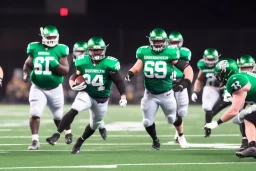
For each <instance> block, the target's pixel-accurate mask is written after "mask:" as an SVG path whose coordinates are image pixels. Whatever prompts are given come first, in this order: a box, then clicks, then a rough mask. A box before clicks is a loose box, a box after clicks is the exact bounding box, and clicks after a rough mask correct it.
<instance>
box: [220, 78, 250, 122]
mask: <svg viewBox="0 0 256 171" xmlns="http://www.w3.org/2000/svg"><path fill="white" fill-rule="evenodd" d="M250 88H251V84H250V83H247V84H246V85H245V86H244V87H242V88H241V89H239V90H237V91H235V92H233V93H232V105H231V107H230V108H229V109H228V110H227V111H226V112H225V113H224V114H223V115H222V117H221V118H220V120H221V122H227V121H229V120H230V119H232V118H233V117H234V116H236V115H237V114H238V113H239V111H240V109H241V108H242V107H243V105H244V102H245V98H246V96H247V92H248V91H249V90H250Z"/></svg>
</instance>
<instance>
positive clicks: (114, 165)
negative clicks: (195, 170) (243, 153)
mask: <svg viewBox="0 0 256 171" xmlns="http://www.w3.org/2000/svg"><path fill="white" fill-rule="evenodd" d="M233 164H235V165H240V164H253V165H255V164H256V162H213V163H128V164H112V165H83V166H35V167H1V168H0V170H19V169H79V168H90V169H99V168H102V169H114V168H117V167H119V166H176V165H233Z"/></svg>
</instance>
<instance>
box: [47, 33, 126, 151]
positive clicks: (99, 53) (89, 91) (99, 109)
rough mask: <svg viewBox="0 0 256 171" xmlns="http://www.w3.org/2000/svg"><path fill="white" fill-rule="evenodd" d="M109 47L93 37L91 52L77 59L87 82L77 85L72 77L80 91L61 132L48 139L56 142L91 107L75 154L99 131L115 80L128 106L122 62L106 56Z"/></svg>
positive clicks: (60, 129) (101, 40)
mask: <svg viewBox="0 0 256 171" xmlns="http://www.w3.org/2000/svg"><path fill="white" fill-rule="evenodd" d="M106 48H107V46H106V44H105V42H104V41H103V39H102V38H100V37H92V38H91V39H90V40H89V41H88V54H89V55H84V57H81V58H80V57H79V58H77V60H76V62H75V65H76V68H77V75H82V76H83V77H84V79H85V82H81V83H80V84H78V85H76V84H75V81H74V80H70V86H71V88H72V90H74V91H79V93H78V94H77V96H76V99H75V101H74V102H73V104H72V107H71V109H70V111H69V112H68V113H67V114H66V115H65V116H64V117H63V119H62V121H61V124H60V125H59V127H58V129H57V132H56V133H54V134H53V135H52V136H51V137H49V138H47V139H46V141H47V142H48V143H49V144H51V145H54V144H56V143H57V141H58V139H59V137H60V133H61V132H63V130H64V128H65V127H66V126H67V125H70V124H71V123H72V122H73V120H74V118H75V116H76V115H77V114H78V113H79V112H81V111H84V110H87V109H89V112H90V123H89V124H88V125H87V126H86V128H85V131H84V133H83V135H82V136H81V137H79V138H78V139H77V141H76V144H75V145H74V146H73V149H72V154H76V153H78V152H79V151H80V148H81V146H82V144H83V143H84V141H85V140H86V139H88V138H89V137H90V136H91V135H92V134H93V133H94V132H95V130H96V129H97V128H98V126H99V125H100V123H101V121H102V119H103V118H104V116H105V115H106V113H107V108H108V99H109V96H110V93H111V87H112V82H114V83H115V85H116V87H117V89H118V91H119V92H120V95H121V100H120V101H119V104H120V106H121V107H125V106H126V104H127V100H126V95H125V84H124V81H123V79H122V78H121V75H120V73H119V70H120V63H119V61H118V59H116V58H114V57H111V56H105V52H106Z"/></svg>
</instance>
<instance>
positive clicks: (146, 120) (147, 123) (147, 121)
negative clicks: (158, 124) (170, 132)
mask: <svg viewBox="0 0 256 171" xmlns="http://www.w3.org/2000/svg"><path fill="white" fill-rule="evenodd" d="M142 123H143V126H144V127H145V128H147V127H149V126H150V125H152V124H151V123H150V121H149V120H148V119H145V118H144V119H143V120H142Z"/></svg>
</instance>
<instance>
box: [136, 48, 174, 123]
mask: <svg viewBox="0 0 256 171" xmlns="http://www.w3.org/2000/svg"><path fill="white" fill-rule="evenodd" d="M136 58H137V59H140V60H141V61H142V62H143V65H144V67H143V73H144V76H145V80H144V86H145V93H144V96H143V98H142V100H141V109H142V111H143V124H144V126H145V127H148V126H151V125H152V124H153V122H154V119H155V115H156V112H157V109H158V107H159V106H161V108H162V110H163V112H164V114H165V116H166V118H167V120H168V122H169V123H170V124H172V123H173V122H174V121H175V119H176V108H177V104H176V100H175V98H174V93H173V90H172V87H173V76H172V75H173V66H172V64H171V63H172V61H174V60H178V58H179V51H178V49H177V48H174V47H166V48H165V49H164V50H162V51H160V52H155V51H153V50H152V49H151V48H150V46H142V47H140V48H138V49H137V52H136Z"/></svg>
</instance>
